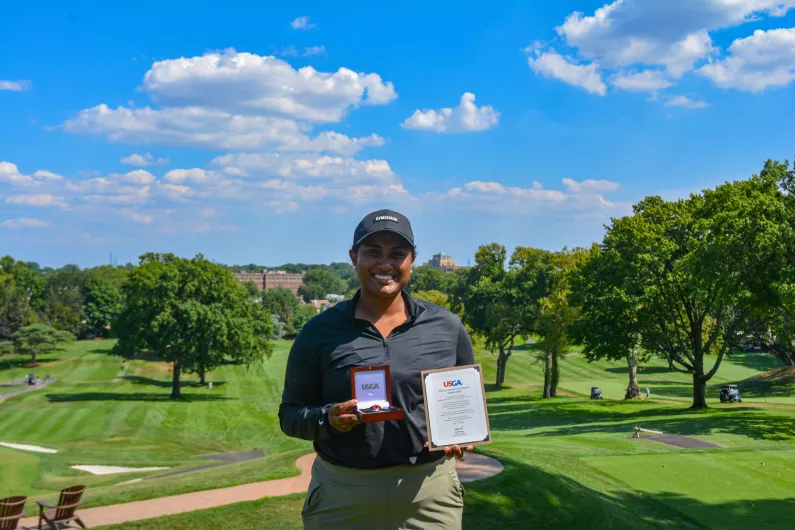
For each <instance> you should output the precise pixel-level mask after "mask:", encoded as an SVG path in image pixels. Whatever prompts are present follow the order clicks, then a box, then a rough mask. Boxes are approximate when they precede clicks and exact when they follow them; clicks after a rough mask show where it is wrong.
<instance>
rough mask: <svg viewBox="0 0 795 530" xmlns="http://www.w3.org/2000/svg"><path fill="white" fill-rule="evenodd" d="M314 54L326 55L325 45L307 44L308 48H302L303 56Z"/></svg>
mask: <svg viewBox="0 0 795 530" xmlns="http://www.w3.org/2000/svg"><path fill="white" fill-rule="evenodd" d="M314 55H328V52H326V47H325V46H323V45H321V46H309V47H308V48H304V53H303V56H304V57H312V56H314Z"/></svg>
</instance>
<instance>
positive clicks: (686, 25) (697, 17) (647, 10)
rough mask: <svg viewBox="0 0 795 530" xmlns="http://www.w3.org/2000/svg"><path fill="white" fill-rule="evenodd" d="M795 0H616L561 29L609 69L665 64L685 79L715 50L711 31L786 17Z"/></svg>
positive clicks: (567, 22) (576, 15)
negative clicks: (755, 21) (756, 19)
mask: <svg viewBox="0 0 795 530" xmlns="http://www.w3.org/2000/svg"><path fill="white" fill-rule="evenodd" d="M793 7H795V0H699V1H693V0H616V1H615V2H613V3H610V4H607V5H605V6H603V7H601V8H599V9H597V10H596V11H595V12H594V14H593V15H591V16H585V15H584V14H583V13H581V12H574V13H572V14H571V15H569V16H568V17H567V18H566V20H565V22H564V23H563V24H562V25H561V26H559V27H558V28H556V30H557V32H558V34H559V35H560V36H561V37H562V38H563V39H564V40H565V41H566V43H567V44H569V45H570V46H573V47H575V48H577V49H578V52H579V55H580V56H581V57H583V58H585V59H588V60H598V61H599V62H600V64H601V65H602V66H603V67H606V68H620V67H625V66H629V65H634V64H647V65H664V66H666V67H667V69H668V73H669V74H671V75H672V76H674V77H679V76H681V75H682V74H683V73H685V72H687V71H690V70H691V69H692V68H693V65H694V63H695V62H696V61H698V60H700V59H703V58H706V57H707V56H708V54H709V53H710V52H711V50H712V41H711V38H710V37H709V34H708V32H709V31H712V30H717V29H722V28H729V27H734V26H738V25H741V24H743V23H745V22H747V21H749V20H751V19H753V18H755V17H759V16H783V15H784V14H786V12H787V11H788V10H790V9H792V8H793Z"/></svg>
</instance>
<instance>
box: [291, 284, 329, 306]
mask: <svg viewBox="0 0 795 530" xmlns="http://www.w3.org/2000/svg"><path fill="white" fill-rule="evenodd" d="M298 294H299V296H301V297H302V298H303V300H304V302H305V303H307V304H308V303H309V302H310V301H312V300H323V299H324V298H325V297H326V295H327V294H329V292H328V291H327V290H326V289H325V288H324V287H323V286H322V285H320V284H319V283H310V284H305V285H302V286H301V287H299V288H298Z"/></svg>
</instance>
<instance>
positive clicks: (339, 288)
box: [298, 269, 347, 302]
mask: <svg viewBox="0 0 795 530" xmlns="http://www.w3.org/2000/svg"><path fill="white" fill-rule="evenodd" d="M346 290H347V286H346V285H343V283H342V281H341V280H340V279H339V278H338V277H336V276H334V275H333V274H332V273H330V272H329V271H327V270H324V269H313V270H311V271H309V272H307V273H306V274H304V285H302V286H301V287H300V288H299V290H298V294H299V295H301V296H303V298H304V301H305V302H309V301H310V300H322V299H324V298H325V297H326V295H327V294H342V293H344V292H345V291H346Z"/></svg>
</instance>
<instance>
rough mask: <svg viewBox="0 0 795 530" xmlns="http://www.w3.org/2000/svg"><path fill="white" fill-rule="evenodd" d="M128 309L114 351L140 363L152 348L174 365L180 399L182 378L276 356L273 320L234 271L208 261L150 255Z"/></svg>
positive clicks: (127, 291)
mask: <svg viewBox="0 0 795 530" xmlns="http://www.w3.org/2000/svg"><path fill="white" fill-rule="evenodd" d="M122 297H123V300H124V306H123V308H122V311H121V313H120V314H119V316H118V317H117V318H116V320H115V321H114V323H113V329H114V330H115V331H116V334H117V336H118V337H119V340H118V342H117V344H116V345H115V346H114V348H113V352H114V353H115V354H117V355H120V356H122V357H125V358H128V359H129V358H133V357H134V356H135V355H136V354H137V353H138V352H139V351H142V350H149V351H152V352H154V353H155V354H157V356H158V357H160V358H161V359H163V360H165V361H168V362H171V363H173V368H172V389H171V397H172V398H173V399H176V398H179V397H180V396H181V390H180V375H181V374H182V373H192V372H197V373H199V376H200V378H201V380H202V381H203V379H204V374H205V373H206V372H207V371H210V370H212V369H213V368H214V367H215V366H218V365H219V364H220V363H222V362H224V360H225V359H227V358H231V359H235V360H238V361H240V362H244V363H249V362H253V361H255V360H258V359H261V358H262V357H263V356H270V352H271V346H270V344H269V342H268V337H269V336H270V335H271V333H272V327H271V322H270V319H269V318H268V315H267V313H266V312H265V311H264V310H263V309H262V307H261V305H260V304H258V303H256V302H254V301H253V300H251V299H250V298H248V293H247V292H246V290H245V288H244V287H243V286H242V285H240V283H239V282H238V281H237V280H236V279H235V278H234V276H232V274H231V272H229V271H227V270H225V269H223V268H222V267H220V266H217V265H214V264H212V263H210V262H209V261H208V260H206V259H204V257H203V256H201V255H197V256H196V257H195V258H193V259H190V260H188V259H184V258H178V257H176V256H174V255H173V254H157V253H148V254H144V255H143V256H141V260H140V265H139V266H138V267H137V268H136V269H135V270H133V271H132V272H131V273H130V276H129V278H128V280H127V282H126V283H125V285H124V287H123V289H122Z"/></svg>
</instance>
